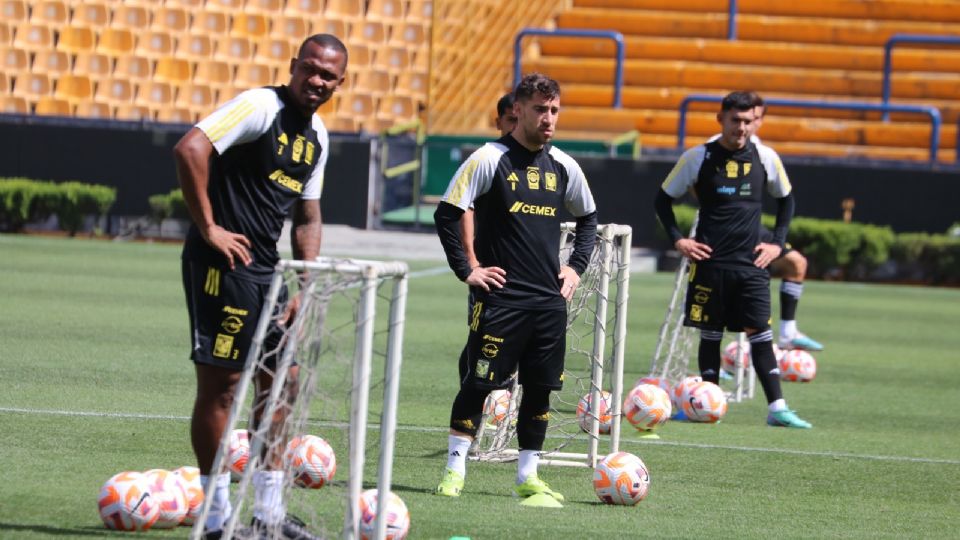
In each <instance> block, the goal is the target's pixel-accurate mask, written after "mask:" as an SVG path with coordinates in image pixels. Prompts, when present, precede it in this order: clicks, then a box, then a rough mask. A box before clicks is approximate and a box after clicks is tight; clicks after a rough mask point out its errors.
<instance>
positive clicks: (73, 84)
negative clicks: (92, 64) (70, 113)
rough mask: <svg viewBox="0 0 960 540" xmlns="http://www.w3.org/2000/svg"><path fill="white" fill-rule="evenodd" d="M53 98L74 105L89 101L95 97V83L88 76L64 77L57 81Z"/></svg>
mask: <svg viewBox="0 0 960 540" xmlns="http://www.w3.org/2000/svg"><path fill="white" fill-rule="evenodd" d="M53 96H54V97H57V98H60V99H65V100H67V101H69V102H70V103H74V104H76V103H78V102H80V101H84V100H88V99H90V98H91V97H92V96H93V81H91V80H90V77H87V76H86V75H63V76H61V77H60V78H59V79H57V88H56V90H55V91H54V92H53Z"/></svg>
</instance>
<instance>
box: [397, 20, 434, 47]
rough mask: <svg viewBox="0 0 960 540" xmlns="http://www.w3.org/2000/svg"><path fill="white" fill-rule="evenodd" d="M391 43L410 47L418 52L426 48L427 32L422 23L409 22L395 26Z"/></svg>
mask: <svg viewBox="0 0 960 540" xmlns="http://www.w3.org/2000/svg"><path fill="white" fill-rule="evenodd" d="M390 44H391V45H398V46H401V47H409V48H411V49H413V50H416V51H417V52H421V51H423V50H424V49H425V45H426V34H425V32H424V28H423V25H422V24H420V23H413V22H407V23H404V24H402V25H398V26H396V27H395V28H394V31H393V34H392V35H391V36H390Z"/></svg>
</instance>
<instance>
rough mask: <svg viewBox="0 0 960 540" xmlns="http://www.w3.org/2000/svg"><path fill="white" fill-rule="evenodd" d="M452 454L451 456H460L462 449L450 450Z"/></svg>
mask: <svg viewBox="0 0 960 540" xmlns="http://www.w3.org/2000/svg"><path fill="white" fill-rule="evenodd" d="M450 455H451V456H454V457H460V451H459V450H454V451H453V452H450Z"/></svg>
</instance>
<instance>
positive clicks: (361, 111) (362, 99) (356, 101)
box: [340, 91, 376, 118]
mask: <svg viewBox="0 0 960 540" xmlns="http://www.w3.org/2000/svg"><path fill="white" fill-rule="evenodd" d="M340 113H342V114H347V115H352V116H353V117H355V118H366V117H368V116H369V117H372V116H373V115H374V114H375V113H376V108H375V107H374V98H373V96H372V95H370V94H363V93H360V92H354V91H351V92H349V93H346V94H345V95H344V96H343V98H342V101H341V103H340Z"/></svg>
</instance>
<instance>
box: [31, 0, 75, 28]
mask: <svg viewBox="0 0 960 540" xmlns="http://www.w3.org/2000/svg"><path fill="white" fill-rule="evenodd" d="M30 21H31V22H35V23H38V24H45V25H47V26H49V27H50V28H53V29H55V30H59V29H61V28H63V27H64V26H66V25H67V24H68V23H69V22H70V10H69V8H68V7H67V4H66V3H64V2H63V0H43V1H42V2H37V3H36V4H34V5H33V9H32V10H31V12H30Z"/></svg>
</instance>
